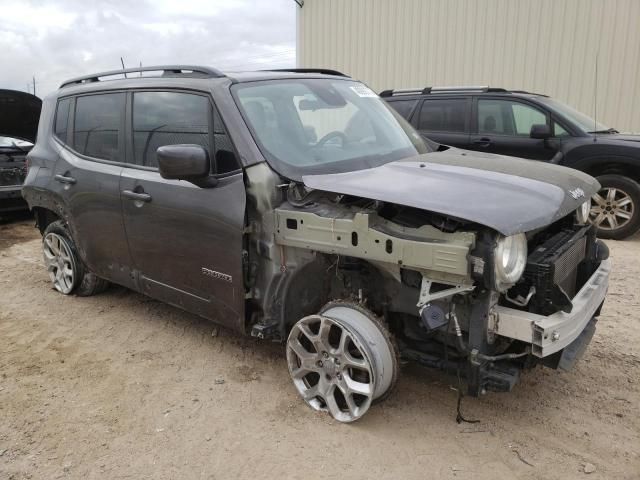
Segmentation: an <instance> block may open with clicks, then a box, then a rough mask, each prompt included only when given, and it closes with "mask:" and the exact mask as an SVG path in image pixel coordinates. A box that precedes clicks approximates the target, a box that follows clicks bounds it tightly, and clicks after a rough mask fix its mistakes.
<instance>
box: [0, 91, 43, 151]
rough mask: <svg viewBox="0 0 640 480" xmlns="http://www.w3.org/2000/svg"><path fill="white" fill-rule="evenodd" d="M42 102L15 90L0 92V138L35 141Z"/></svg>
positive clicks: (28, 94)
mask: <svg viewBox="0 0 640 480" xmlns="http://www.w3.org/2000/svg"><path fill="white" fill-rule="evenodd" d="M41 108H42V100H40V99H39V98H38V97H36V96H35V95H31V94H30V93H26V92H19V91H17V90H0V136H2V137H13V138H19V139H22V140H27V141H29V142H31V143H35V141H36V133H37V132H38V120H39V119H40V110H41Z"/></svg>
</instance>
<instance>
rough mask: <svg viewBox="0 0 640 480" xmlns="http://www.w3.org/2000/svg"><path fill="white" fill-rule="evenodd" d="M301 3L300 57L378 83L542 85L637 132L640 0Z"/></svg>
mask: <svg viewBox="0 0 640 480" xmlns="http://www.w3.org/2000/svg"><path fill="white" fill-rule="evenodd" d="M300 3H302V6H301V7H299V8H298V7H296V8H298V18H297V22H298V23H297V63H298V66H300V67H326V68H334V69H337V70H340V71H343V72H345V73H348V74H349V75H351V76H353V77H354V78H357V79H359V80H362V81H364V82H366V83H367V84H368V85H369V86H370V87H372V88H373V89H375V90H376V91H380V90H383V89H387V88H408V87H425V86H434V85H490V86H493V87H504V88H509V89H516V90H527V91H531V92H537V93H545V94H548V95H551V96H553V97H555V98H557V99H559V100H561V101H564V102H565V103H568V104H570V105H571V106H573V107H575V108H577V109H578V110H581V111H583V112H585V113H587V114H589V115H591V116H593V115H594V110H595V111H596V112H597V113H596V115H597V119H598V121H601V122H602V123H604V124H606V125H608V126H610V127H615V128H617V129H618V130H621V131H633V132H640V0H304V2H300ZM596 59H597V75H596ZM594 99H597V101H596V100H594ZM594 106H595V107H597V109H594Z"/></svg>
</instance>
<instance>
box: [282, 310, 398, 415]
mask: <svg viewBox="0 0 640 480" xmlns="http://www.w3.org/2000/svg"><path fill="white" fill-rule="evenodd" d="M287 364H288V367H289V373H290V375H291V379H292V380H293V383H294V386H295V387H296V389H297V390H298V393H300V395H301V396H302V398H303V399H304V400H305V402H306V403H307V405H309V406H310V407H311V408H313V409H314V410H320V411H325V412H328V413H329V414H330V415H331V416H333V418H335V419H336V420H337V421H339V422H353V421H355V420H358V419H359V418H361V417H362V416H363V415H364V414H365V413H366V412H367V411H368V410H369V407H370V406H371V405H372V404H373V403H374V402H376V401H381V400H383V399H384V398H386V397H387V396H388V395H389V394H390V392H391V391H392V390H393V387H394V386H395V383H396V380H397V378H398V368H399V367H398V365H399V360H398V350H397V347H396V345H395V343H394V342H393V339H392V337H391V334H390V333H389V331H388V330H387V328H386V326H385V325H384V323H382V322H381V321H380V319H378V318H377V317H376V316H375V315H374V314H373V313H372V312H370V311H369V310H367V309H365V308H363V307H361V306H360V305H358V304H356V303H353V302H331V303H329V304H327V305H326V306H325V307H324V308H323V309H322V310H320V313H318V314H317V315H309V316H307V317H304V318H302V319H300V320H299V321H298V322H297V323H296V324H295V325H294V326H293V328H292V329H291V332H290V334H289V338H288V339H287Z"/></svg>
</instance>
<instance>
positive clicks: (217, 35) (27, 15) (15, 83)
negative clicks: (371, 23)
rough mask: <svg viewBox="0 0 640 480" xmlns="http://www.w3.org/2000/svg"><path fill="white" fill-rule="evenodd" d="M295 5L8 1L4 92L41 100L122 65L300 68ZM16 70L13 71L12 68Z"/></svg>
mask: <svg viewBox="0 0 640 480" xmlns="http://www.w3.org/2000/svg"><path fill="white" fill-rule="evenodd" d="M296 8H298V7H297V6H296V4H295V2H293V0H244V1H243V0H234V1H230V0H183V1H179V2H171V1H169V0H160V1H155V0H140V1H130V0H102V1H100V2H95V1H87V0H55V1H53V0H50V1H47V0H44V1H42V0H23V1H21V2H19V3H18V2H10V3H8V4H4V3H3V7H2V11H3V21H2V22H0V51H2V60H3V73H2V75H1V76H0V88H13V89H17V90H24V89H25V88H26V83H27V81H30V80H31V77H32V76H33V75H35V76H36V82H37V83H36V90H37V91H36V93H37V94H38V95H39V96H43V95H44V94H46V93H48V92H51V91H53V90H55V89H56V88H57V87H58V86H59V85H60V83H61V82H62V81H63V80H65V79H67V78H70V77H75V76H79V75H82V74H88V73H92V72H99V71H104V70H112V69H115V68H119V67H120V57H121V56H122V57H124V60H125V63H126V65H127V66H133V65H138V64H139V62H142V63H143V64H144V65H154V64H156V65H158V64H176V63H183V64H202V65H211V66H217V67H219V68H222V69H228V70H230V69H253V68H270V67H274V68H275V67H291V66H294V64H295V15H296ZM8 66H9V67H8Z"/></svg>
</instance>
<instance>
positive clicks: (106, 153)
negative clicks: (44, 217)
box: [51, 93, 133, 286]
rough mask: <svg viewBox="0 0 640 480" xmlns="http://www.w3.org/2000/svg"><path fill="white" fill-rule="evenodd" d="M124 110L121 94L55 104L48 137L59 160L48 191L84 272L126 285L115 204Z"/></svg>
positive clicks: (127, 274) (124, 253)
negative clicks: (57, 202) (61, 210)
mask: <svg viewBox="0 0 640 480" xmlns="http://www.w3.org/2000/svg"><path fill="white" fill-rule="evenodd" d="M124 112H125V94H124V93H104V94H99V95H82V96H78V97H76V98H63V99H61V100H59V101H58V105H57V109H56V118H55V124H54V135H55V136H56V138H57V139H58V140H59V142H60V143H58V142H56V146H57V149H58V151H59V157H58V161H57V162H56V164H55V169H54V172H53V173H54V175H53V181H52V182H51V188H52V189H53V190H54V191H55V192H56V193H57V194H58V196H59V198H61V199H62V202H63V203H64V205H65V209H66V210H67V212H68V213H69V215H68V217H67V218H66V220H67V222H68V223H69V227H70V229H71V234H72V236H73V238H74V240H75V242H76V244H77V246H78V249H79V253H80V256H81V257H82V259H83V260H84V262H85V263H86V264H87V266H88V267H89V269H90V270H91V271H92V272H94V273H95V274H96V275H98V276H100V277H102V278H106V279H108V280H111V281H113V282H116V283H119V284H121V285H125V286H132V285H133V283H132V278H131V275H130V270H129V268H130V266H131V258H130V256H129V249H128V246H127V239H126V236H125V231H124V225H123V223H122V207H121V204H120V174H121V172H122V168H123V167H122V165H123V164H124V160H125V148H124V135H123V133H124V126H123V125H124ZM61 144H64V146H62V145H61Z"/></svg>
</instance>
